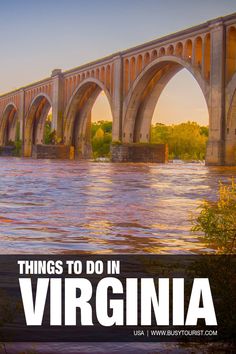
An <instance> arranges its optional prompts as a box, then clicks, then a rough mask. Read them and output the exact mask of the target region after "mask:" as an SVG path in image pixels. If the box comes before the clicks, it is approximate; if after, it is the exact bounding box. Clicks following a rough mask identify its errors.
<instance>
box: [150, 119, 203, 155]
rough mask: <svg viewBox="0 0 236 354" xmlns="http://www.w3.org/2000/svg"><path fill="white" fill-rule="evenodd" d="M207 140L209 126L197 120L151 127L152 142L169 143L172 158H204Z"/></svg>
mask: <svg viewBox="0 0 236 354" xmlns="http://www.w3.org/2000/svg"><path fill="white" fill-rule="evenodd" d="M207 140H208V127H205V126H200V125H199V124H197V123H195V122H187V123H181V124H174V125H165V124H161V123H156V124H155V125H152V127H151V142H152V143H158V144H168V149H169V158H170V159H181V160H204V159H205V153H206V143H207Z"/></svg>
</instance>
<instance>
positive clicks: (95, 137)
mask: <svg viewBox="0 0 236 354" xmlns="http://www.w3.org/2000/svg"><path fill="white" fill-rule="evenodd" d="M91 130H92V148H93V156H94V158H98V157H109V156H110V145H111V142H112V122H107V121H98V122H96V123H92V129H91Z"/></svg>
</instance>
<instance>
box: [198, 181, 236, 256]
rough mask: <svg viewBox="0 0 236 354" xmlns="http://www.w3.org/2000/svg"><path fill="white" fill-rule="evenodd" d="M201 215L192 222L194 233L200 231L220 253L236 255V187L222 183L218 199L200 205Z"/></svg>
mask: <svg viewBox="0 0 236 354" xmlns="http://www.w3.org/2000/svg"><path fill="white" fill-rule="evenodd" d="M200 209H201V211H200V214H199V215H198V216H197V217H196V218H194V219H193V220H192V222H193V227H192V231H200V232H203V233H204V235H205V239H206V241H207V242H208V244H210V245H214V246H216V247H217V249H218V251H219V252H221V253H222V252H223V253H236V249H235V239H236V185H235V183H234V180H233V179H232V183H231V185H224V184H222V183H220V185H219V191H218V198H217V200H216V201H214V202H212V201H209V200H205V201H204V202H203V203H202V204H201V205H200Z"/></svg>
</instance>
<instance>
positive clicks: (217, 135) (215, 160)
mask: <svg viewBox="0 0 236 354" xmlns="http://www.w3.org/2000/svg"><path fill="white" fill-rule="evenodd" d="M209 115H210V117H209V118H210V119H209V141H208V145H207V152H206V164H207V165H224V163H225V161H224V130H225V33H224V26H223V23H221V21H220V22H219V21H218V22H216V23H214V24H212V29H211V75H210V98H209Z"/></svg>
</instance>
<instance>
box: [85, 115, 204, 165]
mask: <svg viewBox="0 0 236 354" xmlns="http://www.w3.org/2000/svg"><path fill="white" fill-rule="evenodd" d="M150 134H151V141H150V143H151V144H167V145H168V150H169V160H175V159H177V160H183V161H186V162H188V161H203V160H204V159H205V152H206V144H207V140H208V127H206V126H200V125H199V124H197V123H196V122H186V123H181V124H173V125H165V124H162V123H156V124H155V125H152V126H151V131H150ZM91 142H92V149H93V157H94V159H97V158H107V159H108V158H109V157H110V144H111V143H112V122H109V121H98V122H96V123H92V129H91Z"/></svg>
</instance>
